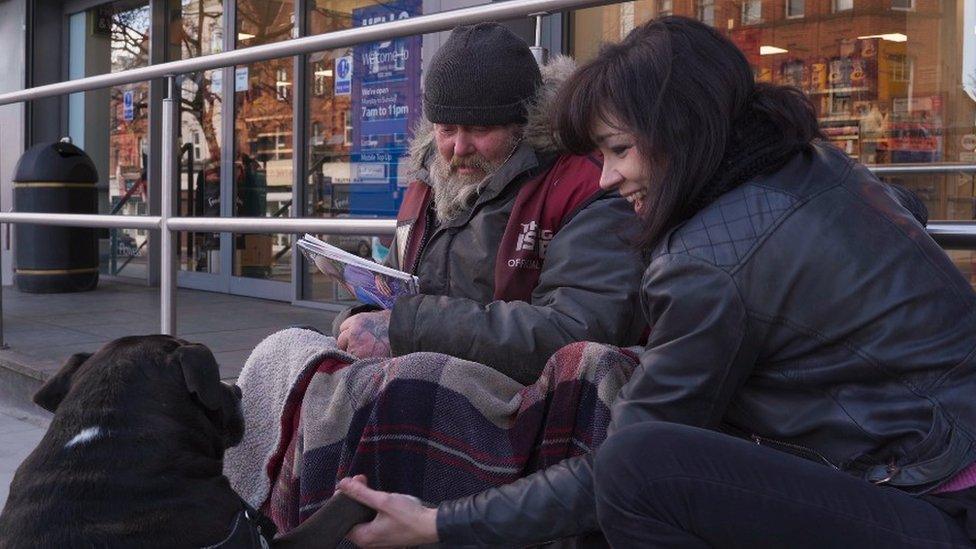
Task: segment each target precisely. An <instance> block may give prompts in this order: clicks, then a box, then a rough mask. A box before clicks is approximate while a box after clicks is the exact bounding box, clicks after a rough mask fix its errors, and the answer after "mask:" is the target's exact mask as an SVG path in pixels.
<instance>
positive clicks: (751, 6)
mask: <svg viewBox="0 0 976 549" xmlns="http://www.w3.org/2000/svg"><path fill="white" fill-rule="evenodd" d="M757 23H762V0H745V1H744V2H742V24H743V25H755V24H757Z"/></svg>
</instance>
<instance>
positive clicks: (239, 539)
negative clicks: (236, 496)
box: [200, 500, 277, 549]
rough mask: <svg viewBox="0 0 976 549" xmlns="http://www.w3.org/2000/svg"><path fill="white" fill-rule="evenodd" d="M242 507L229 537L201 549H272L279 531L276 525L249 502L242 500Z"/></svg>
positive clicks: (235, 516)
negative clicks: (272, 542) (273, 540)
mask: <svg viewBox="0 0 976 549" xmlns="http://www.w3.org/2000/svg"><path fill="white" fill-rule="evenodd" d="M241 505H242V506H243V509H241V510H240V511H238V512H237V514H236V515H234V520H232V521H231V525H230V533H229V534H228V535H227V537H226V538H224V539H223V540H222V541H220V542H219V543H217V544H215V545H208V546H206V547H201V548H200V549H238V548H240V549H270V547H271V540H272V539H273V538H274V535H275V533H276V530H277V529H276V528H275V525H274V523H273V522H271V521H270V520H268V519H267V518H266V517H265V516H264V515H262V514H261V513H260V512H259V511H256V510H255V509H254V508H253V507H251V506H250V505H248V504H247V502H245V501H243V500H242V501H241Z"/></svg>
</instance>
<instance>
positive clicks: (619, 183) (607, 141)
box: [593, 117, 651, 214]
mask: <svg viewBox="0 0 976 549" xmlns="http://www.w3.org/2000/svg"><path fill="white" fill-rule="evenodd" d="M611 122H612V121H611ZM618 126H619V125H618ZM593 141H594V142H595V143H596V144H597V146H598V147H599V149H600V152H601V153H603V173H602V174H601V175H600V187H602V188H604V189H607V190H617V191H619V192H620V196H623V197H624V198H625V199H626V200H627V202H630V203H631V205H633V206H634V212H636V213H638V214H640V213H641V210H642V209H643V207H644V203H645V199H646V198H647V191H648V189H649V188H650V184H651V180H650V176H649V174H648V165H647V162H646V161H645V159H644V155H642V154H641V153H640V151H639V150H638V149H637V138H636V137H635V136H634V135H633V134H631V133H628V132H626V131H624V130H621V129H620V128H619V127H616V126H614V125H611V124H610V123H608V122H607V121H605V120H602V119H601V118H600V117H598V118H597V120H596V122H595V123H594V124H593Z"/></svg>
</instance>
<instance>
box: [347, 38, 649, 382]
mask: <svg viewBox="0 0 976 549" xmlns="http://www.w3.org/2000/svg"><path fill="white" fill-rule="evenodd" d="M572 69H573V65H572V62H571V61H569V60H566V59H559V60H556V61H555V62H553V63H551V64H550V65H547V66H546V67H543V71H544V72H545V73H546V74H545V78H544V77H543V74H542V72H540V69H539V67H538V65H537V64H536V62H535V59H534V58H533V56H532V53H531V51H530V50H529V48H528V46H527V45H526V44H525V42H523V41H522V40H521V39H520V38H518V37H517V36H515V35H514V34H513V33H512V32H511V31H509V30H508V29H506V28H505V27H502V26H501V25H498V24H495V23H482V24H478V25H474V26H469V27H458V28H457V29H455V30H454V31H453V32H452V33H451V36H450V38H449V39H448V40H447V41H446V42H445V43H444V45H443V46H441V48H440V49H439V50H438V51H437V53H436V54H435V56H434V58H433V59H432V61H431V64H430V68H429V69H428V71H427V74H426V79H425V82H424V83H425V86H424V96H423V103H424V115H425V120H424V121H423V123H422V124H420V127H419V128H418V129H417V131H416V132H415V138H414V140H413V142H412V146H411V154H412V161H413V162H414V165H415V168H416V174H417V175H416V180H415V181H414V182H412V183H411V185H410V186H409V188H408V190H407V194H406V196H405V199H404V202H403V205H402V207H401V209H400V212H399V215H398V217H397V219H398V223H397V232H396V236H395V238H394V244H393V245H392V246H391V253H390V259H389V260H388V263H389V264H390V266H392V267H395V268H398V269H401V270H404V271H408V272H411V273H413V274H416V275H418V277H419V279H420V290H421V291H420V294H419V295H414V296H409V297H401V298H399V299H398V300H397V301H396V304H395V306H394V307H393V308H392V309H391V310H386V311H373V312H364V311H365V310H367V309H366V308H365V307H357V308H354V309H352V310H350V311H347V313H344V314H342V315H340V317H339V318H338V319H337V321H336V323H335V324H334V326H335V328H334V331H335V332H336V335H337V336H338V343H339V346H340V347H341V348H342V349H345V350H347V351H349V352H351V353H353V354H356V355H357V356H360V357H363V358H365V357H374V356H400V355H405V354H408V353H413V352H418V351H433V352H439V353H444V354H448V355H452V356H455V357H458V358H463V359H466V360H471V361H474V362H479V363H483V364H486V365H488V366H490V367H492V368H494V369H496V370H498V371H500V372H502V373H504V374H506V375H507V376H508V377H510V378H512V379H514V380H516V381H518V382H520V383H523V384H529V383H532V382H534V381H535V380H536V378H537V377H538V376H539V373H540V371H541V369H542V367H543V366H544V365H545V362H546V360H547V359H548V358H549V357H550V356H551V355H552V354H553V353H554V352H555V351H556V350H557V349H559V348H560V347H563V346H564V345H567V344H569V343H572V342H574V341H583V340H585V341H596V342H601V343H609V344H613V345H621V346H625V345H633V344H635V343H637V342H638V340H639V337H640V335H641V331H642V329H643V326H642V321H641V318H640V315H639V314H638V311H637V303H638V299H637V290H638V286H639V283H640V278H641V273H642V270H643V262H642V259H641V255H640V254H639V253H638V252H637V251H636V250H635V249H634V248H633V247H632V246H631V245H630V244H629V240H628V238H627V235H625V234H623V232H622V231H623V230H624V227H626V226H627V222H628V220H629V217H630V216H632V215H634V214H633V209H632V208H631V207H630V206H629V205H628V204H627V203H626V201H625V200H624V199H622V198H621V197H620V196H619V195H616V194H610V193H606V192H604V191H601V190H600V188H599V179H600V172H601V161H600V159H599V158H598V157H596V156H591V157H583V156H572V155H569V154H566V153H565V152H564V151H562V150H561V149H560V147H559V145H558V143H556V142H555V138H554V136H553V133H552V132H551V131H550V129H549V117H548V108H549V102H550V101H551V99H552V97H553V95H554V92H555V90H556V88H557V87H558V85H559V83H560V82H561V81H562V80H563V79H565V77H566V76H568V74H569V73H570V72H571V71H572ZM631 224H632V222H631Z"/></svg>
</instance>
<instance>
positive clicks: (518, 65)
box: [424, 23, 542, 126]
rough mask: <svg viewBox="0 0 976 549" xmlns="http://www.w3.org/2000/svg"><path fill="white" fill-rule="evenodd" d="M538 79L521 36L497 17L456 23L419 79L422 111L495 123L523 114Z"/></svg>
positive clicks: (441, 118) (444, 119)
mask: <svg viewBox="0 0 976 549" xmlns="http://www.w3.org/2000/svg"><path fill="white" fill-rule="evenodd" d="M541 84H542V75H541V74H540V73H539V66H538V65H537V64H536V62H535V58H534V57H532V52H531V51H530V50H529V47H528V46H527V45H526V44H525V42H524V41H523V40H522V39H521V38H519V37H518V36H515V34H514V33H512V31H510V30H508V29H507V28H505V27H503V26H501V25H499V24H498V23H478V24H477V25H473V26H462V27H457V28H456V29H454V31H453V32H451V36H450V37H449V38H448V39H447V42H445V43H444V45H443V46H441V47H440V49H439V50H437V53H435V54H434V58H433V59H432V60H431V62H430V68H429V69H428V71H427V76H426V78H425V80H424V114H425V115H426V116H427V119H428V120H430V121H431V122H434V123H437V124H464V125H472V126H494V125H501V124H509V123H513V122H518V123H522V122H525V119H526V104H527V103H528V102H529V101H530V100H532V98H533V97H534V96H535V93H536V89H537V88H538V87H539V85H541Z"/></svg>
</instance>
